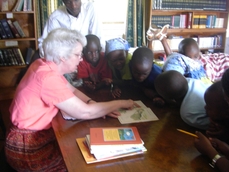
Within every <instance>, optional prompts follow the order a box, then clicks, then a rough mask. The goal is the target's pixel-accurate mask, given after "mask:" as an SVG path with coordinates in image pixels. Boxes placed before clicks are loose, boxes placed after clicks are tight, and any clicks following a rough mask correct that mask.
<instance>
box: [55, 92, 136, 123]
mask: <svg viewBox="0 0 229 172" xmlns="http://www.w3.org/2000/svg"><path fill="white" fill-rule="evenodd" d="M79 95H80V97H83V99H84V101H82V100H81V99H80V98H79V97H78V96H76V97H72V98H70V99H67V100H65V101H63V102H61V103H58V104H56V106H57V107H58V108H59V109H60V110H62V111H64V112H65V113H66V114H68V115H69V116H70V117H73V118H76V119H94V118H99V117H103V116H105V115H107V114H110V113H112V112H114V111H116V110H118V109H119V108H132V107H133V104H134V102H133V101H132V100H114V101H109V102H100V103H90V104H87V103H85V100H88V97H86V98H85V97H84V95H83V94H82V93H79ZM115 114H116V116H117V115H119V113H115ZM113 117H115V116H113Z"/></svg>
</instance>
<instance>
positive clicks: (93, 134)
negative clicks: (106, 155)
mask: <svg viewBox="0 0 229 172" xmlns="http://www.w3.org/2000/svg"><path fill="white" fill-rule="evenodd" d="M90 143H91V146H96V145H120V144H142V141H141V138H140V135H139V133H138V130H137V128H136V127H106V128H90Z"/></svg>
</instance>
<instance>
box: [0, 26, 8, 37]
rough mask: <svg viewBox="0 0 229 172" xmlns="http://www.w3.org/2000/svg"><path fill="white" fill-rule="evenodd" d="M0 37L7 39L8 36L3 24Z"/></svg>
mask: <svg viewBox="0 0 229 172" xmlns="http://www.w3.org/2000/svg"><path fill="white" fill-rule="evenodd" d="M0 35H1V38H2V39H7V35H6V32H5V29H4V27H3V25H2V23H1V22H0Z"/></svg>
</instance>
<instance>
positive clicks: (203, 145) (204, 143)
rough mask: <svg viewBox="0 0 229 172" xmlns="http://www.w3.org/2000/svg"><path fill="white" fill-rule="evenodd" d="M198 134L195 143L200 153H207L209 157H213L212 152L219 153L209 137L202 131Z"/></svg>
mask: <svg viewBox="0 0 229 172" xmlns="http://www.w3.org/2000/svg"><path fill="white" fill-rule="evenodd" d="M196 135H197V136H198V138H196V139H195V141H194V145H195V147H196V149H197V150H198V151H199V152H200V153H202V154H204V155H207V156H208V157H211V155H212V154H215V155H216V154H217V151H216V150H215V148H214V147H213V146H212V144H211V142H210V140H209V139H208V138H207V137H205V136H204V135H203V134H202V133H201V132H196Z"/></svg>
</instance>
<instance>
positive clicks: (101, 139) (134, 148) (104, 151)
mask: <svg viewBox="0 0 229 172" xmlns="http://www.w3.org/2000/svg"><path fill="white" fill-rule="evenodd" d="M76 141H77V143H78V145H79V148H80V150H81V152H82V154H83V157H84V159H85V161H86V162H87V163H93V162H99V161H105V160H110V159H116V158H120V157H126V156H132V155H136V154H142V153H144V152H146V151H147V150H146V148H145V147H144V142H143V141H142V140H141V138H140V136H139V133H138V131H137V128H136V127H115V128H91V129H90V135H86V137H85V138H80V139H76Z"/></svg>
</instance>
